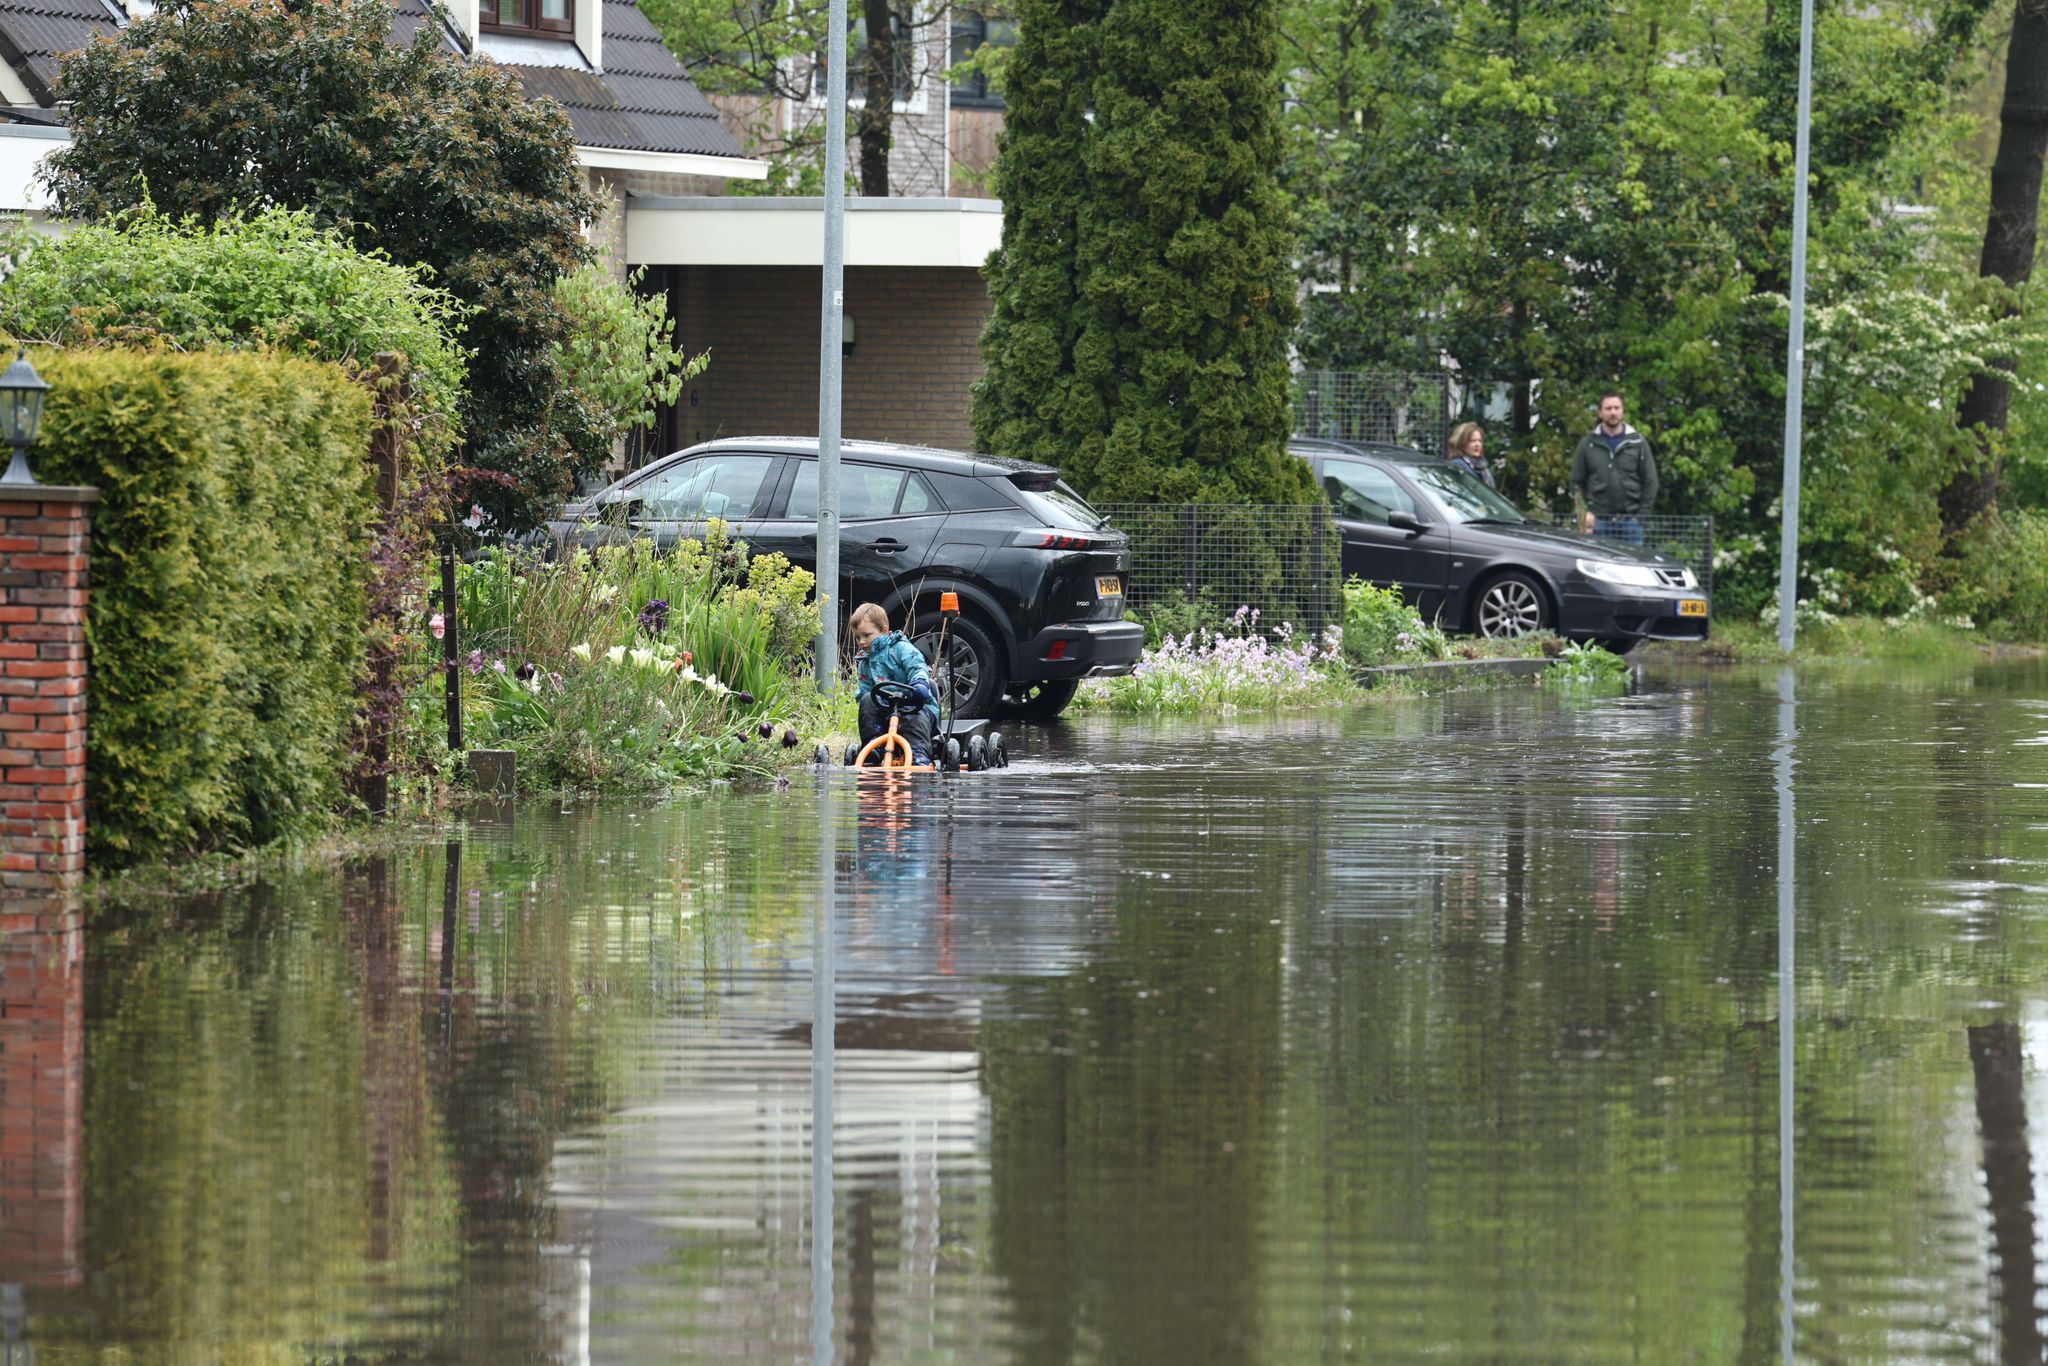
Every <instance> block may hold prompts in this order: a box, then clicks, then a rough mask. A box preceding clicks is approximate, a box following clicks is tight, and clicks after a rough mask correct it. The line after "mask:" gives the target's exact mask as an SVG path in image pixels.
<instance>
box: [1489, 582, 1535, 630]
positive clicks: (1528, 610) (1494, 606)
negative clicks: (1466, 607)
mask: <svg viewBox="0 0 2048 1366" xmlns="http://www.w3.org/2000/svg"><path fill="white" fill-rule="evenodd" d="M1477 615H1478V618H1479V621H1478V625H1479V634H1480V635H1482V636H1526V635H1528V634H1529V633H1530V632H1532V631H1540V630H1542V629H1543V628H1544V626H1545V625H1547V624H1548V623H1546V622H1545V621H1544V617H1545V616H1546V615H1547V613H1546V605H1545V603H1544V600H1543V590H1542V589H1541V588H1539V587H1537V586H1536V583H1535V581H1534V580H1533V579H1531V578H1529V576H1528V575H1526V574H1503V575H1501V576H1500V577H1499V578H1497V579H1495V580H1494V581H1493V582H1492V583H1489V584H1487V585H1486V591H1485V592H1483V593H1481V594H1480V595H1479V610H1478V614H1477Z"/></svg>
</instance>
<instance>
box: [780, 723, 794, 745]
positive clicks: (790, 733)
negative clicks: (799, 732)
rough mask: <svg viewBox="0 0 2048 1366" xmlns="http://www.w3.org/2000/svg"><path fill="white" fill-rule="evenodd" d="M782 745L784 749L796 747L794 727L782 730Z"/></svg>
mask: <svg viewBox="0 0 2048 1366" xmlns="http://www.w3.org/2000/svg"><path fill="white" fill-rule="evenodd" d="M782 747H783V748H784V749H795V748H796V731H795V729H794V728H792V729H789V730H785V731H784V732H782Z"/></svg>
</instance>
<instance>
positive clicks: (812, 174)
mask: <svg viewBox="0 0 2048 1366" xmlns="http://www.w3.org/2000/svg"><path fill="white" fill-rule="evenodd" d="M827 8H828V7H827V4H826V0H790V2H789V3H777V4H768V5H764V4H760V3H758V2H757V0H646V3H644V4H643V5H642V6H641V10H642V12H643V13H645V14H646V15H647V17H648V19H649V20H650V21H652V23H653V24H654V26H655V28H657V29H658V30H660V32H661V37H662V41H663V42H664V43H666V44H668V48H669V51H671V52H673V53H675V54H676V57H677V58H678V59H679V60H680V61H681V62H682V63H683V65H684V66H686V67H688V68H689V70H690V75H691V78H692V79H693V80H695V81H696V82H697V84H698V86H699V87H701V88H702V89H703V90H704V91H705V92H706V93H707V94H714V95H727V96H733V97H735V98H737V99H739V100H742V101H744V100H747V99H749V98H751V99H756V100H759V101H760V102H761V104H762V105H763V106H764V108H763V111H762V116H761V117H757V118H752V119H749V120H747V124H746V128H745V140H746V141H747V142H748V143H749V145H750V149H751V150H752V151H753V152H754V153H755V154H756V155H759V156H763V157H765V158H767V160H768V161H769V162H770V163H771V166H772V169H771V170H770V172H769V179H768V188H769V192H771V193H784V194H818V193H820V192H821V191H822V188H823V185H824V136H825V113H824V107H823V96H824V89H825V74H826V73H825V67H824V66H823V65H822V64H821V63H820V62H819V60H818V57H819V54H820V53H822V52H824V51H825V40H826V28H827V22H826V19H827ZM952 13H953V7H952V5H951V4H950V3H947V2H946V0H941V3H938V4H931V5H926V4H913V3H911V2H910V0H852V7H851V11H850V17H851V20H852V26H851V28H852V31H851V32H850V33H849V34H848V35H847V42H848V47H849V49H850V51H849V53H848V66H847V82H846V88H847V93H848V95H849V96H851V97H853V98H855V99H858V100H859V101H860V103H859V105H857V106H855V108H854V109H853V137H854V142H855V144H856V148H857V156H858V163H857V165H858V174H859V183H860V192H861V193H862V194H864V195H873V196H876V197H885V196H887V195H888V194H889V193H890V179H889V151H890V148H891V147H892V146H893V145H894V143H895V139H896V134H897V121H896V110H895V106H896V102H897V101H898V100H900V99H903V98H906V97H907V95H908V94H909V93H910V90H911V87H912V83H913V81H914V80H915V79H916V73H917V66H918V61H917V58H918V53H919V52H920V51H921V50H922V49H923V47H924V45H925V43H926V42H927V40H928V38H929V36H930V34H931V32H932V29H933V27H934V26H935V25H936V26H938V28H939V29H940V31H941V32H943V31H944V30H945V29H946V27H947V26H948V25H949V24H950V23H951V20H952ZM775 101H780V102H782V103H783V104H784V105H785V106H786V108H787V109H788V110H789V111H791V114H792V117H789V118H787V119H775V118H771V117H768V116H767V114H766V108H765V106H767V105H768V104H770V103H771V102H775Z"/></svg>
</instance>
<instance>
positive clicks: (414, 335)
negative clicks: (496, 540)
mask: <svg viewBox="0 0 2048 1366" xmlns="http://www.w3.org/2000/svg"><path fill="white" fill-rule="evenodd" d="M6 252H7V255H8V257H9V258H10V260H11V262H12V264H11V267H10V269H9V270H8V272H7V276H6V278H5V280H4V281H0V330H4V331H6V332H7V334H8V335H10V336H15V337H21V338H25V339H27V340H29V341H46V342H52V343H54V344H56V345H60V346H73V347H75V346H83V345H90V344H94V343H100V344H104V343H109V342H111V343H113V344H115V345H131V346H132V345H143V346H149V345H158V344H167V345H169V346H170V347H171V348H173V349H175V350H179V351H197V350H216V349H220V350H265V349H276V350H283V351H299V352H304V353H305V354H307V355H310V356H313V357H315V358H317V359H320V360H329V361H334V362H336V363H338V364H341V365H344V366H349V367H357V366H367V365H368V364H369V363H370V362H371V361H372V360H373V359H374V358H375V357H376V356H377V354H378V353H379V352H385V351H390V352H396V353H398V354H400V355H403V356H405V357H406V359H407V360H408V362H409V363H410V376H409V378H410V382H411V387H412V393H413V397H414V398H415V400H416V401H417V402H418V404H419V406H420V407H421V408H422V410H423V412H424V415H425V416H426V418H427V419H428V420H427V422H426V424H425V426H424V428H423V430H422V431H421V433H420V435H421V436H422V437H424V438H425V440H426V441H427V443H428V449H429V450H430V451H432V450H436V449H440V448H442V447H445V446H447V445H449V444H450V443H452V441H453V439H454V437H455V434H456V415H457V410H458V408H459V406H460V404H461V402H462V394H463V386H464V385H465V384H466V383H467V380H468V368H467V367H468V361H467V357H466V356H465V354H464V352H463V350H462V348H461V347H460V346H459V345H457V343H456V340H455V339H456V336H457V334H458V333H459V332H460V331H461V327H462V319H463V317H464V316H465V315H466V313H467V311H468V310H466V309H465V308H464V307H463V306H462V305H461V304H459V303H457V302H456V301H455V299H454V297H453V296H451V295H449V294H447V293H446V292H444V291H442V290H439V289H436V288H434V287H432V286H431V285H428V284H427V283H425V276H426V273H427V272H425V271H424V270H423V269H421V268H420V267H418V266H402V265H398V264H396V263H394V262H392V261H390V260H387V259H385V258H384V257H383V256H381V255H379V254H376V253H366V252H362V251H358V250H356V249H355V248H354V247H353V246H351V245H349V242H348V240H347V239H346V238H344V237H342V236H341V234H339V233H338V232H333V231H329V230H324V229H321V228H319V227H317V226H315V225H314V222H313V219H312V216H311V215H310V214H306V213H301V212H298V211H295V210H291V209H283V208H272V209H267V210H264V211H263V212H261V213H258V214H255V215H253V216H251V217H249V218H246V219H243V218H237V217H228V218H224V219H222V220H220V221H219V222H217V223H215V224H213V225H212V226H210V227H207V226H202V225H200V224H198V223H190V222H188V223H178V222H173V221H172V220H171V219H169V218H167V217H165V216H164V215H162V214H159V213H156V212H154V211H153V210H150V209H147V208H145V209H137V210H133V211H131V212H128V213H125V214H122V215H121V216H119V217H118V218H115V219H113V220H111V221H109V222H106V223H99V224H93V225H89V226H74V227H72V228H71V229H70V230H69V231H67V232H65V233H64V234H63V235H62V236H59V237H43V236H40V235H38V234H36V233H34V232H33V231H32V230H30V229H28V228H26V227H22V228H19V229H18V230H17V231H16V233H15V235H14V237H13V238H12V239H11V240H10V241H8V242H7V244H6Z"/></svg>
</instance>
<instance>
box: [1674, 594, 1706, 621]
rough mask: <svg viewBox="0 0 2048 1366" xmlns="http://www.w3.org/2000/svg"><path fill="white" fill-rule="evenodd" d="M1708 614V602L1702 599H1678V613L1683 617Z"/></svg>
mask: <svg viewBox="0 0 2048 1366" xmlns="http://www.w3.org/2000/svg"><path fill="white" fill-rule="evenodd" d="M1706 614H1707V604H1706V603H1705V602H1703V601H1701V600H1700V599H1698V598H1680V599H1679V600H1678V615H1680V616H1681V617H1703V616H1705V615H1706Z"/></svg>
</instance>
